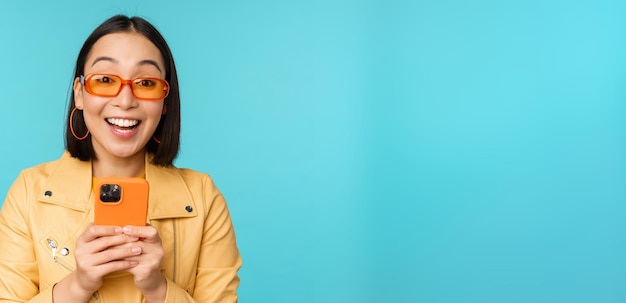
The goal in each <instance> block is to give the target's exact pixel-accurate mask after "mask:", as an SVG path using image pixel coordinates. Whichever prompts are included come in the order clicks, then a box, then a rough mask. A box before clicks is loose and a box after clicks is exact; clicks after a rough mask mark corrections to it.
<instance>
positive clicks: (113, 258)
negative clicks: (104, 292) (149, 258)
mask: <svg viewBox="0 0 626 303" xmlns="http://www.w3.org/2000/svg"><path fill="white" fill-rule="evenodd" d="M138 240H139V239H138V238H136V237H131V236H128V235H125V234H124V233H122V228H121V227H116V226H102V225H94V224H93V223H90V224H89V225H88V226H87V228H86V229H85V231H84V232H83V233H82V234H81V235H80V236H79V237H78V238H77V239H76V250H75V254H74V257H75V259H76V270H75V271H74V272H72V273H71V274H70V275H68V276H67V277H66V278H65V279H63V280H62V281H61V282H59V283H57V284H56V285H55V286H54V289H53V297H54V302H86V301H88V300H89V298H90V297H91V295H92V294H93V293H94V292H96V291H97V290H98V289H99V288H100V286H102V283H103V279H104V276H105V275H107V274H109V273H112V272H115V271H119V270H126V269H129V268H133V267H135V266H137V262H136V261H130V260H124V259H125V258H128V257H131V256H135V255H139V254H141V250H140V249H139V250H137V249H136V248H137V247H135V246H134V245H124V244H127V243H131V242H136V241H138Z"/></svg>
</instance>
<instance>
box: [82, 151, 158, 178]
mask: <svg viewBox="0 0 626 303" xmlns="http://www.w3.org/2000/svg"><path fill="white" fill-rule="evenodd" d="M91 166H92V174H93V176H94V177H96V178H103V177H131V178H132V177H137V176H140V175H141V174H143V173H144V172H145V170H146V162H145V153H137V154H136V155H133V156H131V157H128V158H117V157H106V156H104V157H103V156H101V155H97V159H96V160H93V161H92V164H91Z"/></svg>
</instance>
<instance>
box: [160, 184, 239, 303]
mask: <svg viewBox="0 0 626 303" xmlns="http://www.w3.org/2000/svg"><path fill="white" fill-rule="evenodd" d="M204 190H205V193H204V198H205V201H203V203H204V205H205V209H206V211H205V213H204V215H205V220H204V225H203V233H202V235H203V236H202V243H201V247H200V255H199V259H198V268H197V275H196V282H195V287H194V290H193V291H191V292H189V293H188V292H187V291H186V290H184V289H182V288H181V287H178V286H177V285H176V284H175V283H173V282H172V281H169V280H168V281H167V283H168V289H167V299H166V302H167V303H170V302H171V303H174V302H210V303H234V302H237V300H238V298H237V287H239V276H238V275H237V271H238V270H239V268H240V267H241V264H242V260H241V256H240V254H239V250H238V248H237V243H236V239H235V230H234V228H233V224H232V221H231V218H230V213H229V211H228V207H227V205H226V201H225V200H224V197H223V196H222V194H221V193H220V191H219V190H218V189H217V187H216V186H215V185H214V183H213V181H212V180H211V178H210V177H208V176H207V177H206V180H205V184H204Z"/></svg>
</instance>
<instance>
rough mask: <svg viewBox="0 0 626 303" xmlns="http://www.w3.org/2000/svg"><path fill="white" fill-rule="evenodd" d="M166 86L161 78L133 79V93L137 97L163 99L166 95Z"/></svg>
mask: <svg viewBox="0 0 626 303" xmlns="http://www.w3.org/2000/svg"><path fill="white" fill-rule="evenodd" d="M167 91H168V86H167V82H165V80H161V79H153V78H146V79H135V80H133V94H135V97H137V98H139V99H163V98H165V96H167Z"/></svg>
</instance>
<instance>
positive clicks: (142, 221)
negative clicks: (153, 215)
mask: <svg viewBox="0 0 626 303" xmlns="http://www.w3.org/2000/svg"><path fill="white" fill-rule="evenodd" d="M149 189H150V188H149V186H148V182H147V181H146V179H143V178H100V179H98V183H97V185H96V205H95V209H94V223H95V224H96V225H115V226H125V225H135V226H145V225H146V221H147V220H148V192H149Z"/></svg>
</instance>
